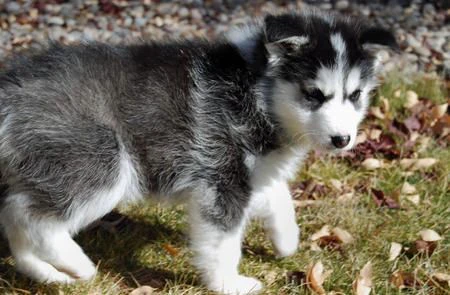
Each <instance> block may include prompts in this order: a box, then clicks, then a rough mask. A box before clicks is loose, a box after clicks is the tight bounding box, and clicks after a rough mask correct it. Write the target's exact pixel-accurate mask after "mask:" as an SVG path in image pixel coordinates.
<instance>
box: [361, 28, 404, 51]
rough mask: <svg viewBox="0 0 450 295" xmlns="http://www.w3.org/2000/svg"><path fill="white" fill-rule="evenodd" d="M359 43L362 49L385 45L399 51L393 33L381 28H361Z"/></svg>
mask: <svg viewBox="0 0 450 295" xmlns="http://www.w3.org/2000/svg"><path fill="white" fill-rule="evenodd" d="M359 43H360V44H361V46H362V47H363V48H364V49H367V50H369V51H372V50H371V49H372V48H374V47H379V46H386V47H389V48H391V49H392V50H394V51H399V50H400V48H399V47H398V44H397V41H396V40H395V37H394V35H393V34H392V33H391V32H389V31H387V30H385V29H382V28H367V29H364V30H362V32H361V35H360V37H359Z"/></svg>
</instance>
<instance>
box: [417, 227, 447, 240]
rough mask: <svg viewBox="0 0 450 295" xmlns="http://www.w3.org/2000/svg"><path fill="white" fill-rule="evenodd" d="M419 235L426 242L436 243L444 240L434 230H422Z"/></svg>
mask: <svg viewBox="0 0 450 295" xmlns="http://www.w3.org/2000/svg"><path fill="white" fill-rule="evenodd" d="M419 235H420V237H421V238H422V240H424V241H425V242H436V241H440V240H442V237H441V236H440V235H439V234H438V233H437V232H435V231H434V230H432V229H424V230H421V231H420V232H419Z"/></svg>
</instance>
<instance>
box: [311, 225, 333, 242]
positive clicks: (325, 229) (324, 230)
mask: <svg viewBox="0 0 450 295" xmlns="http://www.w3.org/2000/svg"><path fill="white" fill-rule="evenodd" d="M329 235H330V226H329V225H324V226H322V228H321V229H320V230H319V231H318V232H316V233H314V234H312V235H311V238H310V239H311V241H317V240H318V239H320V238H322V237H325V236H329Z"/></svg>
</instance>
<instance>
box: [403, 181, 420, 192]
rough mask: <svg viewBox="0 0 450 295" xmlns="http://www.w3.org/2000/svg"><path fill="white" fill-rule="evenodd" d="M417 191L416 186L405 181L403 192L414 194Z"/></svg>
mask: <svg viewBox="0 0 450 295" xmlns="http://www.w3.org/2000/svg"><path fill="white" fill-rule="evenodd" d="M416 192H417V190H416V187H415V186H414V185H412V184H410V183H409V182H407V181H405V183H403V186H402V190H401V193H402V194H405V195H412V194H415V193H416Z"/></svg>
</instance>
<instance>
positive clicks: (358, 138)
mask: <svg viewBox="0 0 450 295" xmlns="http://www.w3.org/2000/svg"><path fill="white" fill-rule="evenodd" d="M366 140H367V134H366V133H365V132H361V133H359V134H358V136H356V141H355V146H356V145H358V144H360V143H363V142H365V141H366Z"/></svg>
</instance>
